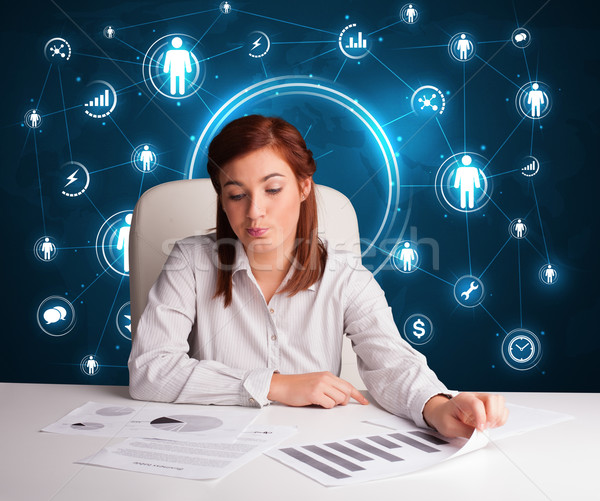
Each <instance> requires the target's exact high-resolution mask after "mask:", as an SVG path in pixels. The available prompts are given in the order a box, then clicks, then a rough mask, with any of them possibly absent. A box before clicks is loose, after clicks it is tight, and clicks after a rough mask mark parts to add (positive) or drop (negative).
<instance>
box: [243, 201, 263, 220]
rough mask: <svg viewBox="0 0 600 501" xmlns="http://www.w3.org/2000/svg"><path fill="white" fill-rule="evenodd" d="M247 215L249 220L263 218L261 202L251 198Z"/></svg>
mask: <svg viewBox="0 0 600 501" xmlns="http://www.w3.org/2000/svg"><path fill="white" fill-rule="evenodd" d="M247 214H248V217H249V218H250V219H258V218H260V217H262V216H264V214H265V210H264V203H263V200H260V199H259V198H257V197H252V198H251V199H250V203H249V204H248V211H247Z"/></svg>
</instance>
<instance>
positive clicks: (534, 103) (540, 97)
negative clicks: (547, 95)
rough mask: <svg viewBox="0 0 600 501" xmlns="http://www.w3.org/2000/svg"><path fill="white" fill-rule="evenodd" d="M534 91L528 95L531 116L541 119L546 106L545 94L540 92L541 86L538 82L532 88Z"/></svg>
mask: <svg viewBox="0 0 600 501" xmlns="http://www.w3.org/2000/svg"><path fill="white" fill-rule="evenodd" d="M531 88H532V90H530V91H529V93H528V94H527V104H528V105H531V116H532V117H534V118H535V117H539V116H540V114H541V107H542V105H543V104H546V102H547V101H546V100H545V99H544V93H543V92H542V91H541V90H540V85H539V84H538V83H537V82H536V83H534V84H533V85H532V86H531Z"/></svg>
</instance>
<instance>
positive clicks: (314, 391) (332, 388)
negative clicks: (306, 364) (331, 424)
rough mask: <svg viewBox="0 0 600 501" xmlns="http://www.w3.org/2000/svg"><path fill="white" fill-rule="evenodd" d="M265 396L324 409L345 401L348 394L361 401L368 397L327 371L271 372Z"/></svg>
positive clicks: (296, 404)
mask: <svg viewBox="0 0 600 501" xmlns="http://www.w3.org/2000/svg"><path fill="white" fill-rule="evenodd" d="M267 398H268V399H269V400H275V401H277V402H281V403H282V404H286V405H292V406H295V407H299V406H303V405H311V404H316V405H320V406H321V407H325V408H326V409H331V408H332V407H335V406H336V405H346V404H347V403H348V402H349V401H350V399H351V398H353V399H354V400H356V401H357V402H359V403H360V404H362V405H367V404H368V403H369V401H368V400H367V399H366V398H365V397H363V396H362V394H361V393H360V392H359V391H358V390H357V389H356V388H355V387H354V386H352V385H351V384H350V383H349V382H348V381H344V380H343V379H340V378H339V377H336V376H334V375H333V374H332V373H331V372H309V373H307V374H278V373H275V374H273V377H272V378H271V387H270V389H269V394H268V395H267Z"/></svg>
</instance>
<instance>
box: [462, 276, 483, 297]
mask: <svg viewBox="0 0 600 501" xmlns="http://www.w3.org/2000/svg"><path fill="white" fill-rule="evenodd" d="M475 289H479V285H478V284H476V283H475V280H473V281H472V282H471V286H470V287H469V288H468V289H467V290H466V291H465V292H463V293H462V294H461V296H463V297H464V298H465V301H468V300H469V296H470V295H471V292H473V291H474V290H475Z"/></svg>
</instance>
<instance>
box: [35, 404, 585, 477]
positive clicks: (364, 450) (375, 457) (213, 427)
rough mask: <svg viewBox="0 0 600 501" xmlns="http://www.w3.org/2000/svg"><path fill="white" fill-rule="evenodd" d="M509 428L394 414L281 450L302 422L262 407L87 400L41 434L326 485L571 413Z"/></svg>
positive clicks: (409, 464) (165, 469)
mask: <svg viewBox="0 0 600 501" xmlns="http://www.w3.org/2000/svg"><path fill="white" fill-rule="evenodd" d="M507 407H508V408H509V410H510V418H509V420H508V422H507V424H505V425H504V426H502V427H501V428H497V429H491V430H486V431H484V432H479V431H477V430H476V431H475V432H474V433H473V435H472V436H471V438H470V439H468V440H467V439H464V438H453V439H449V438H446V437H443V436H442V435H440V434H438V433H436V432H434V431H432V430H424V429H421V428H417V427H416V426H415V425H414V424H413V423H412V422H411V421H408V420H406V419H403V418H399V417H397V416H393V415H391V414H390V415H387V416H385V417H383V418H380V419H375V420H372V421H367V422H370V423H372V424H376V425H380V426H383V427H386V428H388V430H387V431H385V432H383V433H376V434H370V435H364V436H353V437H347V438H343V439H341V440H330V441H327V442H320V443H309V444H304V445H300V446H293V447H282V448H279V449H275V447H276V446H278V445H279V444H280V443H281V442H282V441H284V440H286V439H287V438H289V437H291V436H292V435H294V434H295V433H296V432H297V429H296V427H295V426H278V425H256V424H253V421H254V420H255V418H256V417H257V416H258V412H257V409H251V408H244V407H230V406H227V407H218V406H197V405H181V404H176V405H173V404H166V405H165V404H156V403H148V404H146V405H144V406H143V407H133V406H131V407H130V406H110V405H107V404H100V403H96V402H88V403H87V404H85V405H83V406H82V407H79V408H77V409H75V410H74V411H72V412H70V413H69V414H67V415H66V416H65V417H63V418H62V419H60V420H59V421H57V422H56V423H54V424H51V425H49V426H47V427H46V428H44V429H43V430H42V431H47V432H53V433H64V434H69V435H91V436H93V435H96V436H104V437H127V440H125V441H124V442H121V443H119V444H115V445H111V446H109V447H106V448H104V449H102V450H101V451H99V452H98V453H96V454H94V455H92V456H89V457H87V458H84V459H81V460H80V461H77V463H81V464H88V465H97V466H105V467H109V468H118V469H124V470H131V471H139V472H145V473H154V474H159V475H168V476H172V477H181V478H189V479H213V478H221V477H224V476H225V475H227V474H229V473H231V472H232V471H234V470H235V469H237V468H239V467H240V466H242V465H244V464H246V463H248V462H249V461H251V460H252V459H254V458H256V457H258V456H259V455H261V454H263V453H264V454H266V455H267V456H269V457H271V458H273V459H275V460H277V461H279V462H281V463H283V464H285V465H287V466H289V467H291V468H293V469H295V470H296V471H298V472H300V473H302V474H304V475H306V476H308V477H310V478H312V479H313V480H316V481H317V482H319V483H321V484H323V485H326V486H334V485H344V484H352V483H357V482H365V481H369V480H375V479H381V478H387V477H392V476H397V475H402V474H405V473H409V472H413V471H416V470H420V469H423V468H426V467H428V466H433V465H434V464H437V463H440V462H442V461H445V460H448V459H451V458H454V457H457V456H460V455H462V454H466V453H468V452H471V451H474V450H477V449H480V448H482V447H484V446H485V445H486V444H487V443H488V442H489V441H490V440H492V441H493V440H499V439H501V438H506V437H508V436H513V435H518V434H521V433H525V432H527V431H531V430H533V429H536V428H541V427H543V426H549V425H551V424H555V423H559V422H561V421H565V420H568V419H573V417H572V416H569V415H567V414H561V413H557V412H551V411H545V410H541V409H531V408H529V407H523V406H519V405H513V404H507Z"/></svg>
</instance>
